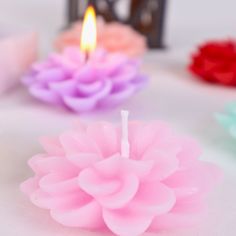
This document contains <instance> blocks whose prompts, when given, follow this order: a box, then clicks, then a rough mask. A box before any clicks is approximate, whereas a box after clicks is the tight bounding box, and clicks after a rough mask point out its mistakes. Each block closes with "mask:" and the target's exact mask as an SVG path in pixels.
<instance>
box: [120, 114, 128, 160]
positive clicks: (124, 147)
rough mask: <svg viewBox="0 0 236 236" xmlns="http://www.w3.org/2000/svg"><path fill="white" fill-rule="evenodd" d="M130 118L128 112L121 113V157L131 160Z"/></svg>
mask: <svg viewBox="0 0 236 236" xmlns="http://www.w3.org/2000/svg"><path fill="white" fill-rule="evenodd" d="M128 117H129V112H128V111H126V110H122V111H121V120H122V127H121V132H122V133H121V156H122V157H125V158H129V133H128Z"/></svg>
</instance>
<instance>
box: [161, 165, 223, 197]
mask: <svg viewBox="0 0 236 236" xmlns="http://www.w3.org/2000/svg"><path fill="white" fill-rule="evenodd" d="M220 179H221V172H220V170H219V169H218V168H217V167H216V166H215V165H213V164H208V163H204V162H201V163H196V164H195V166H194V167H192V168H191V169H190V168H189V169H187V170H183V171H177V172H176V173H175V174H173V175H172V176H170V177H168V178H167V179H166V180H164V181H163V182H164V183H165V184H166V185H167V186H169V187H170V188H172V189H173V190H174V191H175V193H176V196H177V197H178V198H186V197H191V196H193V195H195V194H198V195H202V194H206V193H208V192H209V191H210V190H211V189H212V188H213V187H214V186H215V184H216V183H218V182H219V180H220Z"/></svg>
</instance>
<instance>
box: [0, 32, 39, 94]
mask: <svg viewBox="0 0 236 236" xmlns="http://www.w3.org/2000/svg"><path fill="white" fill-rule="evenodd" d="M36 58H37V36H36V34H35V33H31V32H29V33H21V34H9V33H3V34H0V94H1V93H3V92H6V91H7V90H8V89H10V88H12V87H14V86H16V85H18V84H20V78H21V77H22V75H23V74H24V73H25V72H26V71H27V70H28V69H29V67H30V65H31V64H32V63H33V62H34V61H35V60H36Z"/></svg>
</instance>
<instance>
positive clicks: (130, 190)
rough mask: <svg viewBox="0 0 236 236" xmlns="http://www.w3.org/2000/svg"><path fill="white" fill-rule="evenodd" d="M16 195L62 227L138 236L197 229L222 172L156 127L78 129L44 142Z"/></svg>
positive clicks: (195, 148) (188, 142)
mask: <svg viewBox="0 0 236 236" xmlns="http://www.w3.org/2000/svg"><path fill="white" fill-rule="evenodd" d="M42 143H43V146H44V149H45V152H44V153H43V154H39V155H36V156H34V157H33V158H32V159H31V160H30V161H29V165H30V167H31V168H32V170H33V171H34V173H35V175H34V177H32V178H30V179H28V180H27V181H26V182H24V183H23V184H22V185H21V189H22V191H23V192H24V193H26V195H27V196H28V197H29V198H30V200H31V201H32V202H33V204H35V205H36V206H38V207H40V208H44V209H48V210H49V211H50V214H51V216H52V218H53V219H54V220H55V221H57V222H59V223H61V224H63V225H65V226H68V227H79V228H83V229H87V230H96V231H100V230H110V231H112V232H113V233H114V234H116V235H122V236H123V235H124V236H131V235H132V236H137V235H141V234H142V233H144V232H146V231H155V232H158V231H159V230H162V229H171V228H176V227H187V226H192V225H194V224H197V223H199V222H200V220H201V219H202V215H203V213H204V211H205V197H206V196H207V194H208V193H209V192H210V191H211V189H212V188H213V187H214V186H215V184H216V183H217V182H218V181H219V179H220V176H221V172H220V171H219V169H218V168H217V167H216V166H214V165H213V164H210V163H207V162H204V161H200V160H199V159H198V158H199V155H200V153H201V151H200V149H199V147H198V145H197V144H196V143H195V142H194V141H193V140H192V139H190V138H186V137H181V136H179V135H177V134H175V133H173V132H172V131H171V129H170V128H169V126H168V125H167V124H165V123H163V122H160V121H154V122H151V123H143V122H139V121H136V122H130V123H128V113H127V111H123V112H122V125H121V126H118V127H117V126H115V125H113V124H110V123H108V122H99V123H94V124H91V125H84V124H78V125H77V126H76V127H75V129H74V130H71V131H68V132H65V133H63V134H61V135H60V136H58V137H56V138H44V139H43V140H42Z"/></svg>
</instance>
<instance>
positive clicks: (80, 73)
mask: <svg viewBox="0 0 236 236" xmlns="http://www.w3.org/2000/svg"><path fill="white" fill-rule="evenodd" d="M83 32H84V33H83V34H82V38H81V50H79V49H78V48H77V47H68V48H66V49H65V50H64V51H63V52H62V53H60V54H59V53H54V54H52V55H50V56H49V57H48V58H47V59H46V61H44V62H41V63H36V64H34V65H33V66H32V68H31V70H30V71H29V72H28V73H27V75H26V76H25V77H24V79H23V81H24V83H25V85H27V86H28V88H29V92H30V93H31V94H32V95H33V96H34V97H36V98H37V99H39V100H41V101H43V102H46V103H50V104H53V105H60V106H64V107H67V108H69V109H70V110H72V111H75V112H83V111H89V110H93V109H98V108H106V107H109V108H112V107H115V106H116V105H118V104H120V103H122V102H123V101H124V100H126V99H127V98H129V97H130V96H132V95H133V94H134V93H135V92H137V91H138V90H139V89H140V88H142V87H143V86H144V85H145V84H146V82H147V77H146V76H144V75H143V74H141V73H140V70H139V67H140V62H139V60H137V59H130V58H128V57H127V56H125V55H123V54H118V53H116V54H110V53H108V52H106V51H104V50H103V49H96V50H95V48H96V22H95V13H94V10H93V9H92V8H91V7H89V8H88V11H87V14H86V15H85V21H84V31H83ZM94 38H95V39H94ZM86 39H87V40H86Z"/></svg>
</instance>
